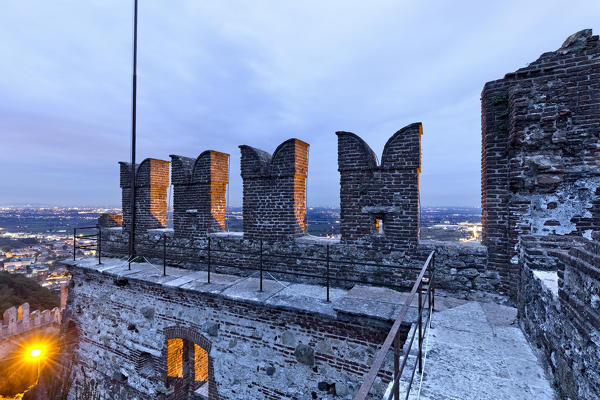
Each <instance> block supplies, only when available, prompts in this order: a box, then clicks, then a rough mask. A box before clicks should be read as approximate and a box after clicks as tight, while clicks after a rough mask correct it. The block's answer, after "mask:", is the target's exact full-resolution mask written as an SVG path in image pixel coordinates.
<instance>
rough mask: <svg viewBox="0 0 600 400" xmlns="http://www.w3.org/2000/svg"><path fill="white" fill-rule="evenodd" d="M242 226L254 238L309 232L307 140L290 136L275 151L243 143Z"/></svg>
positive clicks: (286, 236) (248, 236)
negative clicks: (307, 216)
mask: <svg viewBox="0 0 600 400" xmlns="http://www.w3.org/2000/svg"><path fill="white" fill-rule="evenodd" d="M239 147H240V151H241V154H242V159H241V175H242V178H243V217H244V218H243V230H244V236H245V237H246V238H247V239H252V240H270V241H273V240H290V239H293V238H294V237H296V236H299V235H303V234H304V233H305V232H306V226H305V224H306V218H305V217H306V178H307V174H308V147H309V145H308V143H306V142H303V141H302V140H299V139H288V140H286V141H285V142H283V143H281V144H280V145H279V146H278V147H277V149H275V151H274V152H273V156H271V155H270V154H269V153H267V152H266V151H263V150H259V149H256V148H254V147H250V146H246V145H242V146H239Z"/></svg>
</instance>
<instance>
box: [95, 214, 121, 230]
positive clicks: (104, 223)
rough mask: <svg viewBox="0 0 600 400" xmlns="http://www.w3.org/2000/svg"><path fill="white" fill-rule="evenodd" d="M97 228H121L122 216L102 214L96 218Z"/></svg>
mask: <svg viewBox="0 0 600 400" xmlns="http://www.w3.org/2000/svg"><path fill="white" fill-rule="evenodd" d="M98 226H99V227H101V228H115V227H118V226H123V216H122V215H119V214H102V215H100V216H99V217H98Z"/></svg>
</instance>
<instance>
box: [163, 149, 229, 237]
mask: <svg viewBox="0 0 600 400" xmlns="http://www.w3.org/2000/svg"><path fill="white" fill-rule="evenodd" d="M171 173H172V178H171V180H172V183H173V188H174V190H173V229H174V232H175V237H182V238H197V237H204V236H206V235H207V234H208V233H211V232H222V231H224V230H225V209H226V193H227V183H228V181H229V154H226V153H220V152H218V151H214V150H208V151H205V152H203V153H202V154H200V156H198V158H196V159H193V158H188V157H183V156H178V155H171Z"/></svg>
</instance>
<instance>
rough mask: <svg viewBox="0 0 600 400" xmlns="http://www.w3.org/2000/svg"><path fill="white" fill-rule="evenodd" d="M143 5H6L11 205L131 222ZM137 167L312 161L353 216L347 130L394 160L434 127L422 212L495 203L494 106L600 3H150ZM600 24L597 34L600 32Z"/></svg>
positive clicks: (4, 74) (237, 198)
mask: <svg viewBox="0 0 600 400" xmlns="http://www.w3.org/2000/svg"><path fill="white" fill-rule="evenodd" d="M131 4H132V1H126V0H102V1H99V0H98V1H92V0H85V1H82V0H72V1H66V0H53V1H48V0H0V5H1V9H0V37H1V38H2V39H1V40H0V57H1V60H2V62H0V179H1V182H2V185H1V186H0V188H1V189H0V205H8V204H25V203H35V204H52V205H107V206H119V205H120V189H119V175H118V173H119V170H118V164H117V162H118V161H120V160H129V157H130V135H131V122H130V121H131V120H130V119H131V59H132V55H131V53H132V10H133V7H132V5H131ZM139 7H140V8H139V47H138V51H139V53H138V54H139V58H138V90H139V91H138V160H139V161H141V160H142V159H143V158H145V157H154V158H161V159H166V160H168V159H169V158H168V155H169V154H180V155H185V156H190V157H196V156H197V155H198V154H200V153H201V152H202V151H204V150H207V149H214V150H218V151H222V152H226V153H229V154H231V169H230V200H231V204H232V205H233V206H239V205H241V198H242V196H241V188H242V180H241V177H240V169H239V168H240V167H239V159H240V153H239V149H238V145H240V144H248V145H251V146H254V147H258V148H260V149H263V150H266V151H268V152H270V153H271V152H273V150H274V149H275V148H276V147H277V146H278V145H279V144H280V143H281V142H283V141H284V140H286V139H288V138H291V137H297V138H299V139H302V140H304V141H306V142H308V143H309V144H310V163H309V179H308V205H309V206H311V207H312V206H321V205H334V206H335V205H338V204H339V186H338V184H339V173H338V172H337V138H336V136H335V131H339V130H345V131H351V132H354V133H356V134H358V135H359V136H361V137H362V138H363V139H364V140H365V141H366V142H367V143H368V144H369V145H370V146H371V147H372V148H373V150H374V151H375V153H376V154H377V155H378V156H379V157H381V151H382V150H383V145H384V144H385V142H386V141H387V139H388V138H389V137H390V136H391V135H392V134H393V133H394V132H396V131H397V130H398V129H400V128H402V127H403V126H405V125H407V124H409V123H412V122H416V121H421V122H422V123H423V140H422V146H423V147H422V152H423V158H422V174H421V201H422V204H423V205H425V206H441V205H450V206H451V205H456V206H479V204H480V200H479V197H480V146H481V138H480V136H481V127H480V121H481V117H480V100H479V99H480V94H481V89H482V87H483V85H484V83H485V82H487V81H490V80H494V79H498V78H502V77H503V76H504V74H505V73H507V72H511V71H514V70H515V69H517V68H520V67H523V66H525V65H527V64H528V63H530V62H532V61H534V60H535V59H536V58H537V57H538V56H539V55H540V54H541V53H543V52H546V51H552V50H556V49H557V48H559V47H560V45H561V44H562V42H563V41H564V39H565V38H566V37H567V36H568V35H570V34H571V33H574V32H576V31H578V30H581V29H584V28H593V29H594V33H595V34H598V33H600V27H599V26H598V22H599V21H600V1H576V0H571V1H560V2H559V1H550V0H543V1H529V2H528V1H523V0H521V1H482V0H479V1H469V2H467V1H423V0H421V1H401V0H397V1H364V0H362V1H326V0H318V1H314V2H309V1H296V2H292V1H274V0H273V1H264V2H263V1H257V0H253V1H243V2H242V1H198V0H189V1H184V0H172V1H159V0H140V6H139ZM594 23H595V25H594Z"/></svg>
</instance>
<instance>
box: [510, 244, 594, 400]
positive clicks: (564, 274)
mask: <svg viewBox="0 0 600 400" xmlns="http://www.w3.org/2000/svg"><path fill="white" fill-rule="evenodd" d="M548 254H551V255H554V256H555V263H556V264H557V266H558V271H557V275H558V276H557V280H558V290H557V291H555V289H553V288H551V287H548V286H547V285H545V284H544V283H543V282H542V280H540V279H538V278H537V277H536V275H535V273H534V270H532V269H530V268H529V267H528V266H527V265H523V266H522V269H521V280H520V287H519V315H520V324H521V327H522V328H523V331H524V332H525V334H526V336H527V337H528V339H529V341H530V342H531V343H532V344H533V345H534V347H535V348H537V349H538V350H539V352H540V354H541V356H542V357H541V358H542V359H543V360H544V362H545V365H546V368H547V369H548V372H550V373H551V374H552V376H553V377H554V383H555V387H556V389H557V390H558V391H559V392H560V393H561V395H562V396H563V397H564V398H570V399H571V400H578V399H581V400H583V399H595V398H599V397H600V255H599V254H600V235H596V236H595V241H588V240H585V239H584V240H576V241H573V243H572V246H571V250H570V251H568V252H567V251H564V250H557V249H556V248H555V249H554V250H550V251H549V252H548Z"/></svg>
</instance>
